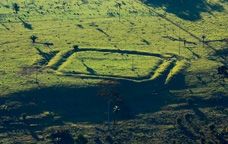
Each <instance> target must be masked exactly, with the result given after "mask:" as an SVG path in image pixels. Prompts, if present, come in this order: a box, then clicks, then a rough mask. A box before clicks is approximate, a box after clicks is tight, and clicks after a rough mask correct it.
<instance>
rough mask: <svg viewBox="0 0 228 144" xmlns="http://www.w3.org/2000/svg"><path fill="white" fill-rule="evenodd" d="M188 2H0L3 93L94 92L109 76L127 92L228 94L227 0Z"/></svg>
mask: <svg viewBox="0 0 228 144" xmlns="http://www.w3.org/2000/svg"><path fill="white" fill-rule="evenodd" d="M197 2H198V5H194V4H197ZM13 3H17V4H18V5H19V6H20V8H19V11H18V13H15V10H13V8H12V4H13ZM118 3H119V5H120V7H118ZM177 3H178V2H177ZM186 3H187V4H186V5H185V3H183V4H182V3H180V2H179V3H178V4H182V5H175V2H173V3H172V2H170V3H169V2H166V1H163V0H161V1H157V0H155V1H150V0H148V2H145V3H143V2H142V1H140V0H120V1H115V0H51V1H45V0H34V1H33V0H1V1H0V96H1V97H10V96H11V95H17V94H18V95H20V93H24V92H27V91H30V90H31V91H32V90H37V89H38V90H39V89H42V88H44V89H45V88H49V87H57V88H58V87H67V88H72V87H75V88H88V89H89V88H90V87H96V86H100V84H101V83H105V81H106V80H108V81H117V82H120V83H121V84H122V85H123V87H125V86H126V91H127V90H128V86H129V85H132V86H133V87H137V88H138V89H137V88H136V89H134V88H129V91H131V90H132V91H133V92H132V93H130V94H129V95H131V94H132V95H134V94H135V95H136V94H138V92H139V93H140V92H141V91H142V93H143V92H146V91H151V92H152V91H153V90H154V91H158V93H163V92H166V91H168V92H169V93H172V94H173V95H175V97H177V98H180V99H181V98H183V99H186V98H203V99H210V98H211V97H213V96H214V95H217V94H222V95H224V96H227V95H228V90H227V89H228V80H227V78H224V77H222V76H219V75H218V74H217V69H218V67H220V66H227V54H226V53H227V46H228V27H227V26H228V3H227V0H210V1H209V0H199V1H196V2H192V5H189V6H188V2H186ZM182 8H183V9H182ZM32 35H35V36H37V39H36V42H35V43H32V40H31V38H30V37H31V36H32ZM203 36H205V37H204V38H203ZM49 44H50V45H49ZM76 45H77V46H78V48H77V49H74V46H76ZM223 54H224V55H223ZM126 83H127V84H126ZM110 85H111V84H110ZM122 85H121V86H122ZM123 87H122V88H123ZM144 88H145V89H144ZM162 88H165V90H163V89H162ZM134 90H135V92H134ZM123 91H124V90H123ZM60 93H61V92H60ZM123 93H124V92H123ZM161 95H165V94H161ZM134 100H135V101H137V100H138V99H134ZM132 101H133V100H132ZM139 101H140V99H139ZM145 101H146V100H145ZM226 109H227V108H226ZM205 111H208V109H205ZM143 113H146V112H143ZM148 117H150V116H148ZM148 117H147V116H146V118H148ZM126 123H128V122H126ZM129 123H130V122H129ZM131 124H132V123H131ZM131 124H130V125H131ZM159 128H161V129H162V130H164V129H168V130H169V129H172V126H170V125H169V126H165V127H164V128H163V127H159ZM226 128H227V127H226ZM0 129H1V127H0ZM139 135H140V133H139V134H138V135H137V136H138V137H140V136H139ZM137 136H136V137H137ZM88 137H90V136H88ZM0 142H1V140H0ZM134 142H135V141H132V143H134ZM155 142H156V141H155ZM197 142H198V141H197ZM136 143H137V142H136Z"/></svg>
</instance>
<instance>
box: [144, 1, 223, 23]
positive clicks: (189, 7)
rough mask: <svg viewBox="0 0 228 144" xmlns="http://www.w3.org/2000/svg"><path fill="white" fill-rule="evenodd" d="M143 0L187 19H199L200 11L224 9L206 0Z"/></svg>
mask: <svg viewBox="0 0 228 144" xmlns="http://www.w3.org/2000/svg"><path fill="white" fill-rule="evenodd" d="M143 2H144V3H145V4H147V5H149V6H152V7H164V8H165V10H166V12H168V13H172V14H175V15H176V16H178V17H179V18H182V19H184V20H189V21H196V20H200V19H201V13H202V12H207V13H210V14H212V13H211V12H212V11H217V12H221V11H223V10H224V8H223V6H222V5H220V4H218V3H216V4H215V3H213V4H212V3H209V2H207V1H206V0H145V1H143Z"/></svg>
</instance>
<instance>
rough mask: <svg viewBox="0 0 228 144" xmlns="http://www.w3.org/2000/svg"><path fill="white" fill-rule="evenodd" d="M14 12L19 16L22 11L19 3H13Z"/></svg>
mask: <svg viewBox="0 0 228 144" xmlns="http://www.w3.org/2000/svg"><path fill="white" fill-rule="evenodd" d="M13 10H14V11H15V13H16V14H17V13H18V12H19V11H20V6H19V5H18V4H17V3H13Z"/></svg>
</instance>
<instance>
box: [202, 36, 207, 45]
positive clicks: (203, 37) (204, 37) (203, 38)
mask: <svg viewBox="0 0 228 144" xmlns="http://www.w3.org/2000/svg"><path fill="white" fill-rule="evenodd" d="M205 39H206V36H205V35H202V40H203V47H204V44H205Z"/></svg>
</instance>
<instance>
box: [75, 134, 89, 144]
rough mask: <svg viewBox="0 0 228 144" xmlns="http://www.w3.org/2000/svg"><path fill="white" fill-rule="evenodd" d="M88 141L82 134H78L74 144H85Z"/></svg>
mask: <svg viewBox="0 0 228 144" xmlns="http://www.w3.org/2000/svg"><path fill="white" fill-rule="evenodd" d="M87 143H88V140H87V138H85V137H84V136H83V135H82V134H80V135H79V136H78V138H77V140H76V144H87Z"/></svg>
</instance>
